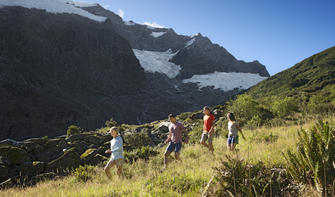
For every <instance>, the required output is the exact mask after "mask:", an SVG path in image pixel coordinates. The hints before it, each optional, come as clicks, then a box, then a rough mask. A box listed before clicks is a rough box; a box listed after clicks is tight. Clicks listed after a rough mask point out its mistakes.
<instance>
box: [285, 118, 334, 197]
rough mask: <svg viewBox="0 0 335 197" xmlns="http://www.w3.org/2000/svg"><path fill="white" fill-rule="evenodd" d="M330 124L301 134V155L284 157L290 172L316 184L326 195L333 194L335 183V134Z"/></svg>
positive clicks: (320, 123)
mask: <svg viewBox="0 0 335 197" xmlns="http://www.w3.org/2000/svg"><path fill="white" fill-rule="evenodd" d="M333 129H334V128H332V126H331V125H330V124H329V123H328V122H322V121H320V122H319V123H317V124H316V125H315V126H314V127H312V128H311V129H310V130H304V129H301V130H299V131H298V144H297V145H298V152H297V153H292V152H291V151H287V153H286V154H284V156H285V158H286V160H287V165H288V171H289V173H290V175H291V176H292V177H293V178H294V179H295V180H297V181H299V182H303V183H306V184H307V183H308V184H310V183H312V185H314V186H315V187H316V189H317V190H318V191H319V192H322V194H323V195H326V194H327V193H328V195H330V190H331V189H330V188H332V187H333V184H334V183H335V182H334V180H335V166H333V165H334V163H335V157H334V155H335V134H334V132H333Z"/></svg>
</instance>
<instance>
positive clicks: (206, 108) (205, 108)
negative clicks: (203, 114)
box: [203, 106, 211, 111]
mask: <svg viewBox="0 0 335 197" xmlns="http://www.w3.org/2000/svg"><path fill="white" fill-rule="evenodd" d="M203 109H204V110H208V111H211V109H210V108H209V107H208V106H205V107H204V108H203Z"/></svg>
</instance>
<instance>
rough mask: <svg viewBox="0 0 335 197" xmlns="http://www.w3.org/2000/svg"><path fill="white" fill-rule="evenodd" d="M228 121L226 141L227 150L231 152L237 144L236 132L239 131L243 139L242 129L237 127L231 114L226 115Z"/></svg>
mask: <svg viewBox="0 0 335 197" xmlns="http://www.w3.org/2000/svg"><path fill="white" fill-rule="evenodd" d="M227 119H228V139H227V148H228V149H229V150H231V151H233V150H235V147H236V144H238V132H239V131H240V132H241V134H242V137H243V139H245V137H244V135H243V132H242V129H241V128H240V126H239V125H238V123H237V121H236V119H235V116H234V114H233V113H231V112H230V113H228V114H227Z"/></svg>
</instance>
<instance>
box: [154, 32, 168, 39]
mask: <svg viewBox="0 0 335 197" xmlns="http://www.w3.org/2000/svg"><path fill="white" fill-rule="evenodd" d="M164 34H166V32H152V33H151V36H152V37H154V38H158V37H161V36H162V35H164Z"/></svg>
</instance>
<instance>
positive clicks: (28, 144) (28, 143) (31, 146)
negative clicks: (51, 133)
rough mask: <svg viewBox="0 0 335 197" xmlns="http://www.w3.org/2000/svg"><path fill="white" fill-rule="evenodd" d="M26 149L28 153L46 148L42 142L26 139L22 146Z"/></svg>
mask: <svg viewBox="0 0 335 197" xmlns="http://www.w3.org/2000/svg"><path fill="white" fill-rule="evenodd" d="M21 147H22V148H23V149H24V150H26V151H27V152H28V153H32V152H35V153H36V152H40V151H43V150H44V147H43V145H42V144H39V143H35V142H31V141H25V142H24V143H23V144H22V146H21Z"/></svg>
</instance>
